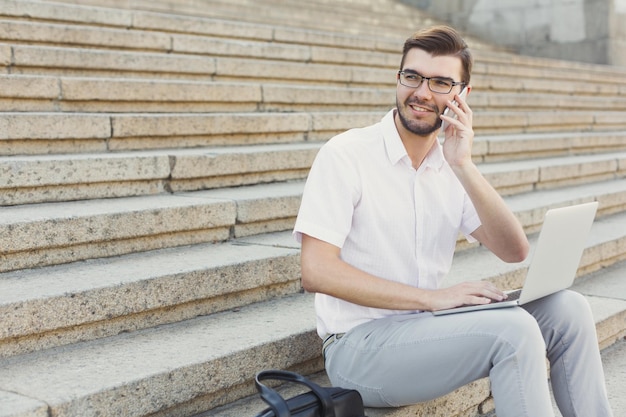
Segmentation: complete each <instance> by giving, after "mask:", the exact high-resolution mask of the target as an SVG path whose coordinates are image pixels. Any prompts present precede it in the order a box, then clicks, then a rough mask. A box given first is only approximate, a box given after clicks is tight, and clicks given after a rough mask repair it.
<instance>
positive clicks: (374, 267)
mask: <svg viewBox="0 0 626 417" xmlns="http://www.w3.org/2000/svg"><path fill="white" fill-rule="evenodd" d="M471 69H472V56H471V54H470V52H469V50H468V48H467V45H466V44H465V42H464V41H463V39H462V38H461V37H460V36H459V35H458V33H457V32H456V31H454V30H453V29H451V28H449V27H444V26H438V27H434V28H431V29H428V30H425V31H423V32H418V33H416V34H415V35H414V36H413V37H411V38H409V39H408V40H407V41H406V43H405V46H404V50H403V55H402V61H401V65H400V69H399V71H398V73H397V75H396V77H397V87H396V108H395V109H393V110H391V111H390V112H389V113H388V114H387V115H386V116H385V117H384V118H383V119H382V120H381V121H380V122H379V123H377V124H375V125H373V126H369V127H365V128H360V129H352V130H350V131H348V132H345V133H343V134H340V135H338V136H336V137H334V138H332V139H331V140H330V141H328V142H327V143H326V144H325V145H324V146H323V147H322V148H321V150H320V152H319V153H318V155H317V157H316V160H315V162H314V164H313V166H312V168H311V171H310V174H309V177H308V179H307V183H306V187H305V190H304V194H303V197H302V204H301V207H300V212H299V214H298V219H297V221H296V225H295V228H294V235H295V237H296V238H297V239H298V240H299V241H301V243H302V285H303V287H304V288H305V289H306V290H308V291H311V292H315V293H317V294H316V298H315V308H316V315H317V330H318V334H319V336H320V337H321V338H322V340H323V344H322V345H323V347H322V348H323V352H324V357H325V365H326V371H327V373H328V375H329V378H330V380H331V382H332V383H333V384H334V385H338V386H343V387H347V388H354V389H357V390H358V391H359V392H360V393H361V395H362V396H363V399H364V402H365V404H366V405H368V406H374V407H390V406H401V405H407V404H412V403H417V402H421V401H426V400H430V399H433V398H436V397H438V396H441V395H444V394H446V393H448V392H451V391H453V390H454V389H456V388H458V387H460V386H462V385H465V384H467V383H468V382H470V381H473V380H476V379H479V378H483V377H487V376H489V377H490V379H491V382H492V385H491V386H492V392H493V396H494V399H495V403H496V409H497V413H498V416H499V417H513V416H515V417H517V416H528V417H538V416H541V417H548V416H552V415H553V412H552V405H551V402H550V394H549V389H548V382H547V373H546V367H545V357H546V353H547V357H548V359H549V361H550V364H551V368H550V369H551V381H552V385H553V388H554V395H555V398H556V400H557V403H558V406H559V408H560V410H561V413H562V414H563V416H564V417H574V416H585V417H593V416H596V417H600V416H603V417H608V416H611V415H612V414H611V411H610V408H609V405H608V400H607V395H606V389H605V386H604V375H603V371H602V364H601V362H600V354H599V350H598V346H597V340H596V334H595V325H594V321H593V318H592V316H591V312H590V309H589V306H588V305H587V303H586V301H585V299H584V298H583V297H582V296H580V295H579V294H577V293H574V292H572V291H567V290H566V291H561V292H558V293H555V294H553V295H551V296H548V297H545V298H542V299H540V300H537V301H534V302H532V303H529V304H526V305H525V306H524V307H523V308H522V307H514V308H506V309H497V310H490V311H476V312H471V313H463V314H453V315H448V316H442V317H435V316H433V315H432V314H431V311H434V310H440V309H446V308H451V307H456V306H460V305H463V304H486V303H490V302H494V301H500V300H502V299H504V298H506V296H505V295H504V293H503V292H502V291H501V290H500V289H499V288H497V287H496V286H495V285H493V284H491V283H489V282H465V283H462V284H458V285H454V286H452V287H448V288H442V287H441V282H442V280H443V279H444V277H445V276H446V274H447V273H448V271H449V269H450V265H451V263H452V257H453V255H454V250H455V246H456V240H457V237H458V235H459V233H463V234H464V235H465V236H466V238H467V239H468V240H470V241H475V240H477V241H479V242H480V243H481V244H483V245H484V246H486V247H487V248H489V249H490V250H491V251H492V252H493V253H495V254H496V255H497V256H498V257H500V258H501V259H502V260H504V261H506V262H519V261H522V260H523V259H524V258H525V257H526V256H527V254H528V247H529V246H528V241H527V239H526V235H525V234H524V231H523V229H522V227H521V226H520V224H519V222H518V221H517V219H516V217H515V216H514V215H513V213H512V212H511V210H509V208H508V207H507V206H506V204H505V203H504V201H503V200H502V199H501V198H500V196H499V195H498V194H497V192H496V191H495V190H494V189H493V187H491V185H489V183H488V182H487V181H486V180H485V178H484V177H483V176H482V175H481V173H480V171H479V170H478V168H477V167H476V165H475V164H474V163H473V162H472V158H471V150H472V142H473V138H474V131H473V129H472V110H471V108H470V107H469V106H468V104H467V102H466V101H465V99H464V98H463V97H461V95H460V93H461V91H462V90H463V89H465V90H466V91H465V94H466V95H467V96H469V93H470V92H471V85H470V73H471ZM455 102H456V103H458V104H455ZM447 107H449V108H450V112H452V113H450V114H449V115H448V116H444V115H443V112H444V110H445V109H446V108H447ZM452 114H453V115H455V116H456V117H451V116H452ZM442 121H445V122H446V123H448V125H447V127H446V129H445V132H441V124H442ZM438 134H443V135H445V141H444V143H443V145H442V144H440V142H439V141H438V139H437V135H438Z"/></svg>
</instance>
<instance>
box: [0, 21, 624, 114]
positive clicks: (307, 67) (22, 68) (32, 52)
mask: <svg viewBox="0 0 626 417" xmlns="http://www.w3.org/2000/svg"><path fill="white" fill-rule="evenodd" d="M34 25H38V24H34ZM94 31H95V32H96V33H99V29H94ZM192 40H193V41H194V42H196V43H198V44H199V45H197V46H195V47H193V48H195V49H193V48H192V47H191V46H189V47H186V48H183V47H179V48H178V49H176V50H172V51H162V52H155V51H143V50H135V51H129V50H116V49H110V48H95V47H91V48H87V47H70V46H67V44H60V45H62V46H50V45H42V44H21V43H17V44H16V43H4V44H0V66H5V67H7V68H10V72H11V73H12V74H34V75H46V74H48V75H63V76H88V77H108V78H111V77H117V78H119V77H123V78H151V79H177V80H195V81H207V79H210V80H212V81H229V82H242V81H245V82H266V83H268V82H269V83H283V84H284V83H299V84H316V85H334V86H346V85H348V86H353V87H373V88H393V86H394V85H395V72H396V71H397V68H398V65H399V58H400V57H399V52H398V51H394V52H393V53H392V52H371V51H364V50H355V49H344V48H331V47H322V46H319V47H318V46H311V45H310V44H308V45H307V44H302V45H299V46H298V45H290V44H283V45H281V44H276V43H275V42H264V43H258V42H257V43H253V42H252V41H249V42H248V44H242V41H237V40H232V41H227V40H219V41H217V40H214V39H210V38H207V39H205V38H200V39H195V38H193V39H187V41H188V43H191V42H192ZM0 41H2V39H1V38H0ZM7 42H10V40H8V41H7ZM229 42H231V43H234V45H230V44H229ZM220 45H221V46H220ZM235 46H236V47H235ZM256 50H259V51H260V52H259V55H258V56H257V55H255V54H251V53H250V51H256ZM267 50H270V52H266V51H267ZM272 51H273V52H272ZM476 59H477V65H476V69H475V70H474V77H473V80H472V84H473V85H474V87H475V88H476V91H481V90H482V91H508V92H515V93H520V92H528V93H536V94H552V93H557V94H563V95H570V96H573V97H570V100H569V101H568V100H566V99H565V98H562V99H560V101H559V99H557V100H556V101H557V104H560V105H566V106H567V107H572V106H573V105H574V104H575V103H584V104H586V105H588V106H589V105H594V103H596V102H597V96H602V97H614V98H615V99H616V100H617V101H618V102H619V101H620V100H621V96H623V94H624V93H625V92H626V82H625V81H624V72H623V71H622V72H620V71H619V70H617V69H616V70H615V71H614V72H613V73H609V74H604V73H602V72H600V73H598V72H599V71H596V70H595V69H594V68H588V69H587V70H586V74H585V75H581V76H580V77H578V78H575V79H567V78H564V77H563V71H567V70H575V68H550V67H549V66H546V67H539V68H536V67H533V66H526V67H525V71H524V72H523V75H522V74H519V73H518V71H519V69H515V68H511V65H510V64H508V65H505V64H504V63H502V64H500V63H498V64H485V65H480V59H481V57H480V55H478V56H477V57H476ZM520 66H522V67H524V65H522V64H520ZM494 67H495V68H494ZM249 68H254V71H250V70H249ZM507 71H508V72H507ZM580 96H587V97H584V98H583V97H580ZM529 100H530V99H528V100H526V101H529ZM544 101H545V99H544ZM530 105H531V104H527V106H529V107H530ZM578 106H580V104H578ZM555 107H556V104H555ZM595 107H597V104H596V105H595Z"/></svg>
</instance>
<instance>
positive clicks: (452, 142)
mask: <svg viewBox="0 0 626 417" xmlns="http://www.w3.org/2000/svg"><path fill="white" fill-rule="evenodd" d="M469 90H470V88H469V87H465V88H463V90H461V92H460V93H459V94H458V95H456V96H455V99H457V100H459V101H460V102H459V103H458V104H457V101H456V100H455V101H453V102H451V105H452V106H454V107H453V108H451V106H448V107H447V108H446V110H445V111H444V112H443V114H442V119H441V120H442V130H441V131H442V132H443V134H444V138H445V139H444V142H443V154H444V156H445V158H446V161H448V164H450V166H452V167H455V166H463V165H465V164H467V163H471V162H472V144H473V142H474V130H473V129H472V110H471V109H470V108H469V106H468V105H467V103H466V102H465V97H467V95H468V93H469ZM452 103H454V104H452ZM444 117H446V118H449V119H453V120H454V119H457V120H458V121H456V122H455V123H454V126H450V124H452V122H451V121H450V120H444V119H443V118H444Z"/></svg>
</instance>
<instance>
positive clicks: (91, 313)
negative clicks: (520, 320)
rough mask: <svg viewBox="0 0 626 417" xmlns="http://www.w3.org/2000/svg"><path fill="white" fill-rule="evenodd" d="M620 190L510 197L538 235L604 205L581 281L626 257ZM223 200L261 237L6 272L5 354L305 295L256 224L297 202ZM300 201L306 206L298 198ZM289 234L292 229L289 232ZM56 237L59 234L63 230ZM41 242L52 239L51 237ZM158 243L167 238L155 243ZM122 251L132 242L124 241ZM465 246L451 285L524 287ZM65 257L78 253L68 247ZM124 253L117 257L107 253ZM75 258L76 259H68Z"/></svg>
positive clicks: (513, 270) (287, 238)
mask: <svg viewBox="0 0 626 417" xmlns="http://www.w3.org/2000/svg"><path fill="white" fill-rule="evenodd" d="M617 185H619V184H617V183H615V182H613V183H605V184H604V189H605V191H604V192H603V190H602V188H601V187H591V186H586V187H581V186H578V187H572V188H571V189H570V190H568V192H567V193H565V192H563V193H560V194H556V195H554V194H555V193H554V192H550V193H547V192H545V193H543V194H542V193H541V192H537V193H534V194H529V195H525V196H518V197H514V198H512V199H507V202H508V203H509V204H510V205H511V206H512V208H513V209H514V211H515V213H516V214H517V216H518V218H519V219H520V221H521V222H522V224H523V225H524V227H525V228H526V229H527V230H528V231H529V233H532V232H534V231H536V230H537V229H538V228H539V226H540V224H541V222H542V220H543V214H544V213H545V212H546V211H547V209H548V208H552V207H557V206H563V205H568V204H574V203H577V202H582V201H592V200H594V199H597V200H598V201H599V202H600V211H599V215H598V219H597V220H596V223H595V224H594V228H593V229H592V238H591V239H590V243H589V247H588V248H587V249H586V251H585V254H584V256H583V259H582V261H581V269H580V270H581V274H583V273H585V274H586V273H588V272H592V271H596V270H598V269H601V268H603V267H606V266H607V265H611V264H613V263H615V262H619V261H620V260H622V259H626V244H625V243H626V229H624V228H623V227H620V224H626V191H624V190H622V193H621V200H620V201H621V204H618V203H619V201H618V202H615V201H613V200H612V199H611V193H614V192H615V190H614V188H615V186H617ZM621 185H622V189H624V188H625V187H626V184H624V181H622V184H621ZM283 191H285V190H283ZM216 193H217V194H218V195H219V197H220V198H224V199H227V200H228V199H233V200H234V201H237V206H239V207H240V209H239V213H238V216H239V218H241V219H242V224H241V225H239V224H235V225H234V226H233V227H234V228H235V230H236V232H235V234H237V233H238V234H239V235H244V236H245V234H246V232H249V231H250V229H248V230H246V229H244V230H243V231H241V230H239V229H238V227H242V228H243V227H244V223H245V222H246V221H247V222H249V223H251V224H252V226H249V227H251V228H252V229H253V231H254V232H255V233H256V234H255V235H250V236H248V237H242V238H237V239H235V240H234V241H229V242H225V243H220V244H196V245H194V246H182V247H175V248H170V249H163V250H156V251H148V252H144V253H134V254H128V255H123V256H117V257H113V258H108V259H96V260H91V261H86V262H73V263H68V264H67V265H59V266H54V267H43V268H37V269H30V270H26V269H22V270H19V271H14V272H5V273H0V315H2V316H3V317H5V318H7V323H10V325H7V326H5V328H4V330H3V331H1V332H0V357H8V356H12V355H16V354H22V353H26V352H31V351H37V350H42V349H47V348H50V347H55V346H61V345H67V344H71V343H76V342H80V341H85V340H92V339H97V338H101V337H107V336H112V335H115V334H118V333H120V332H128V331H134V330H137V329H144V328H147V327H151V326H157V325H163V324H167V323H171V322H175V321H179V320H186V319H190V318H193V317H196V316H198V315H206V314H211V313H214V312H216V311H224V310H228V309H233V308H240V307H242V306H244V305H247V304H250V303H253V302H261V301H265V300H267V299H271V298H275V297H278V296H283V295H286V294H292V293H296V292H298V291H299V290H300V283H299V276H300V273H299V253H298V246H297V245H296V244H295V242H294V241H293V239H292V238H291V232H290V231H289V230H287V231H285V232H282V233H266V232H264V230H265V229H269V228H270V227H271V226H273V225H274V222H272V221H271V220H268V221H267V225H266V227H265V228H263V227H261V226H259V225H255V223H254V222H253V220H254V217H255V216H259V213H261V212H263V211H265V212H271V213H275V212H278V211H280V209H281V207H282V206H288V205H289V201H290V200H289V198H287V197H284V196H283V198H282V199H280V198H278V196H277V194H276V193H275V196H274V200H275V201H278V202H280V204H278V205H276V206H269V207H268V203H267V202H265V201H263V200H259V201H257V200H256V197H255V196H254V195H252V194H253V191H252V190H251V189H248V190H243V189H240V188H238V189H231V190H217V192H216ZM192 194H195V193H192ZM200 194H204V193H200ZM259 194H263V195H266V194H267V188H265V190H264V191H261V190H260V189H259ZM295 200H296V201H295V205H296V206H297V202H298V199H297V198H295ZM296 209H297V207H296ZM618 209H619V210H618ZM287 211H289V212H291V211H292V210H287ZM281 215H282V216H284V214H280V213H278V215H277V217H280V216H281ZM293 215H295V211H294V213H293ZM189 221H190V222H191V220H189ZM290 223H291V222H290ZM57 224H58V225H59V227H61V228H62V227H64V224H63V222H62V221H61V220H57V221H55V222H54V223H53V224H52V225H51V226H50V227H49V229H52V227H53V226H56V225H57ZM126 224H127V226H126V227H125V229H130V230H136V232H135V233H141V230H140V229H141V222H138V224H136V225H135V224H131V223H130V222H126ZM259 224H261V225H262V224H263V222H259ZM285 229H287V227H283V228H282V229H281V230H285ZM49 233H50V234H51V235H52V234H53V233H55V230H51V231H50V232H49ZM57 233H58V232H57ZM39 238H40V240H48V239H50V237H48V236H47V235H45V234H43V232H40V234H39ZM111 239H113V238H111ZM157 239H159V237H158V236H157V237H154V238H152V240H157ZM23 240H26V239H25V238H24V239H23ZM74 240H78V238H75V239H74ZM72 243H73V242H69V243H67V246H70V245H71V244H72ZM115 243H116V242H110V243H109V245H110V246H114V244H115ZM123 244H124V242H123V241H122V242H121V243H119V245H120V246H121V245H123ZM88 245H89V244H88V243H85V244H84V245H83V246H88ZM92 245H93V246H96V248H95V249H92V252H93V253H94V254H93V255H92V256H96V255H97V252H96V250H97V249H98V245H96V244H95V243H92ZM79 248H80V247H79ZM53 249H54V248H52V249H49V251H50V252H52V251H53ZM146 249H149V247H147V248H145V249H144V250H146ZM461 249H463V248H462V247H459V253H458V254H457V259H460V261H459V262H460V263H459V264H458V265H459V268H461V269H459V270H457V269H456V267H454V268H453V270H452V272H451V274H450V278H449V279H448V282H451V283H454V282H456V280H458V279H469V278H473V279H492V280H494V281H495V282H496V283H498V284H499V285H502V286H505V287H508V288H510V287H515V286H518V285H519V284H520V283H521V279H522V277H523V274H524V272H525V268H526V267H527V265H526V264H525V263H520V264H504V263H502V262H500V261H498V260H497V259H496V258H495V257H494V256H493V255H491V254H489V253H486V252H484V251H483V252H476V251H474V250H469V251H462V250H461ZM139 250H141V249H140V248H135V251H139ZM42 251H43V250H42ZM86 251H87V249H85V252H86ZM65 252H72V253H78V252H79V251H78V249H68V250H66V251H65ZM115 252H116V250H111V251H110V252H109V253H107V254H105V255H101V256H107V255H109V256H110V255H111V254H113V253H115ZM117 252H121V250H117ZM27 253H28V252H27ZM74 256H76V255H74ZM6 257H7V258H8V259H10V258H9V256H6ZM22 258H24V256H22ZM72 260H73V259H72V258H71V255H69V254H67V255H66V258H65V262H71V261H72ZM455 265H456V263H455ZM486 265H489V267H486ZM23 268H25V267H23ZM459 271H460V272H459ZM468 274H469V275H468Z"/></svg>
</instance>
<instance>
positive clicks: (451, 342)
mask: <svg viewBox="0 0 626 417" xmlns="http://www.w3.org/2000/svg"><path fill="white" fill-rule="evenodd" d="M520 345H528V346H529V347H528V350H529V351H532V352H533V354H534V355H536V354H537V352H538V354H539V355H543V352H544V351H545V347H544V345H543V339H542V337H541V333H540V331H539V328H538V326H537V322H536V321H535V320H534V318H533V317H532V316H531V315H530V314H528V313H527V312H526V311H525V310H523V309H521V308H517V307H514V308H505V309H495V310H485V311H475V312H471V313H461V314H452V315H447V316H439V317H435V316H433V315H432V314H431V313H419V314H407V315H401V316H394V317H388V318H384V319H380V320H374V321H371V322H368V323H365V324H363V325H360V326H357V327H355V328H354V329H352V330H350V331H349V332H348V333H346V334H345V335H344V336H343V337H342V338H341V339H339V340H337V341H336V342H334V343H333V344H332V345H330V346H329V347H328V349H327V350H326V370H327V372H328V375H329V378H330V380H331V381H332V383H333V384H334V385H338V386H344V387H352V388H356V389H358V390H359V391H360V392H361V394H362V395H363V396H364V400H365V401H366V403H367V404H368V405H370V406H379V407H384V406H400V405H406V404H413V403H416V402H421V401H426V400H430V399H433V398H436V397H439V396H442V395H445V394H447V393H449V392H451V391H453V390H455V389H456V388H458V387H460V386H463V385H465V384H467V383H469V382H471V381H474V380H476V379H480V378H483V377H486V376H489V374H490V371H491V369H492V367H493V363H494V360H498V359H499V358H504V357H505V356H506V355H511V354H512V352H513V351H514V350H516V349H519V347H520ZM522 348H523V349H526V348H524V347H522Z"/></svg>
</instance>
